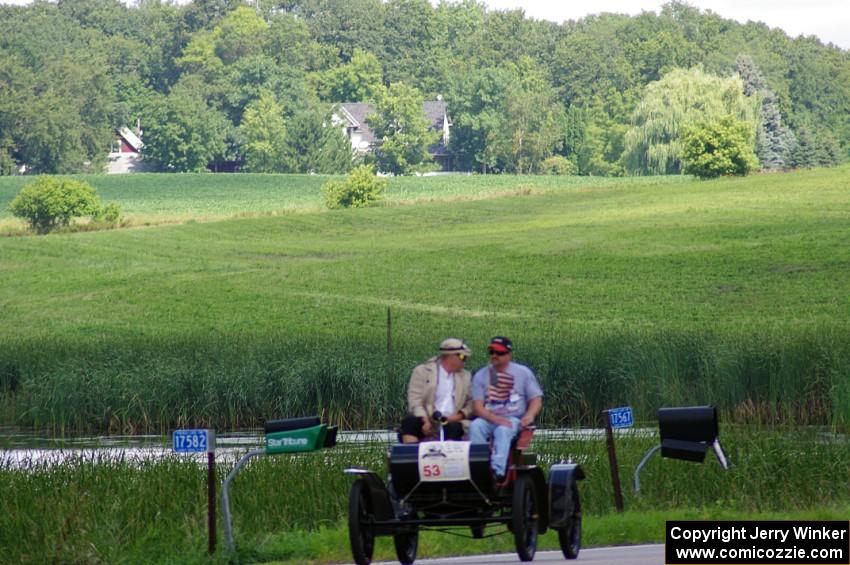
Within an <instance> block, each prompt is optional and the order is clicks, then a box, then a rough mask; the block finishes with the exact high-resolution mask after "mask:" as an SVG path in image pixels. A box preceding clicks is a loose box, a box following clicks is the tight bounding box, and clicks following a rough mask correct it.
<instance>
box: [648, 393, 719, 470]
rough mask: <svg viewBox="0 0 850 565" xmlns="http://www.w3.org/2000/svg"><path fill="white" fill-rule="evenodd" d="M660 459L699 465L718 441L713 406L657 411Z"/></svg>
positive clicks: (715, 414)
mask: <svg viewBox="0 0 850 565" xmlns="http://www.w3.org/2000/svg"><path fill="white" fill-rule="evenodd" d="M658 429H659V431H660V433H661V456H662V457H669V458H671V459H683V460H685V461H696V462H698V463H702V462H703V461H704V460H705V452H706V451H708V449H709V448H710V447H713V446H714V444H715V442H716V441H717V409H716V408H715V407H714V406H685V407H680V408H659V409H658Z"/></svg>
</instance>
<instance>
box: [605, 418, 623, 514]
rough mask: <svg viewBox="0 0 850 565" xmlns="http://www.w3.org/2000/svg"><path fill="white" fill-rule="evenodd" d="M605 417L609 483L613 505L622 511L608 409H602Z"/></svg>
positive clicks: (621, 498) (620, 489) (621, 497)
mask: <svg viewBox="0 0 850 565" xmlns="http://www.w3.org/2000/svg"><path fill="white" fill-rule="evenodd" d="M602 417H603V418H604V419H605V435H606V436H607V441H608V462H609V463H610V464H611V484H612V485H613V486H614V506H616V508H617V512H619V513H621V514H622V513H623V489H622V488H621V487H620V471H619V469H618V467H617V451H616V450H615V449H614V430H612V429H611V418H610V417H609V416H608V411H607V410H603V411H602Z"/></svg>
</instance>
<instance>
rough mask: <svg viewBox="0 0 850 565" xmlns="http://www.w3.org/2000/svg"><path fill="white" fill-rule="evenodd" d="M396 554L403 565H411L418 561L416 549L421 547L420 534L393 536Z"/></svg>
mask: <svg viewBox="0 0 850 565" xmlns="http://www.w3.org/2000/svg"><path fill="white" fill-rule="evenodd" d="M393 544H395V554H396V557H398V560H399V563H401V565H410V564H411V563H413V562H414V561H416V548H417V547H418V546H419V532H413V533H412V534H395V535H394V536H393Z"/></svg>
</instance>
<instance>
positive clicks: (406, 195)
mask: <svg viewBox="0 0 850 565" xmlns="http://www.w3.org/2000/svg"><path fill="white" fill-rule="evenodd" d="M73 178H76V179H79V180H83V181H85V182H88V183H89V184H91V185H92V186H93V187H94V188H95V189H96V190H97V192H98V194H100V196H101V199H102V200H103V201H104V202H109V201H114V202H117V203H119V204H120V206H121V211H122V212H123V213H124V215H125V216H126V218H127V220H128V222H129V223H130V224H131V225H136V226H140V225H150V224H165V223H179V222H186V221H204V220H205V221H209V220H216V219H223V218H230V217H234V216H236V217H246V216H258V215H280V214H288V213H292V212H305V211H306V212H315V211H318V210H321V209H323V208H324V199H323V196H322V190H321V187H322V185H323V184H324V183H325V182H327V181H328V180H330V179H333V178H342V177H332V176H327V175H267V174H241V173H240V174H236V175H228V174H219V175H214V174H190V173H186V174H161V173H147V174H135V175H131V176H130V177H128V176H127V175H78V176H75V177H73ZM32 181H33V178H32V177H0V234H2V233H4V232H5V233H10V232H11V233H15V232H18V231H20V230H19V226H22V225H23V223H22V222H21V221H20V220H16V219H14V218H13V216H12V214H11V213H10V212H9V209H8V208H9V202H11V201H12V199H13V198H14V197H15V195H16V194H17V193H18V192H19V191H20V190H21V188H23V187H24V186H25V185H26V184H27V183H30V182H32ZM683 182H687V179H686V178H684V177H673V176H671V177H656V178H640V177H636V178H630V179H606V178H601V177H600V178H591V177H554V176H549V177H547V176H513V175H510V176H508V175H505V176H498V175H489V176H481V175H445V176H431V177H396V178H391V179H390V182H389V186H388V188H387V194H386V200H385V203H386V205H390V206H392V205H399V204H408V203H413V202H427V201H445V200H472V199H481V198H489V197H493V196H501V195H510V194H517V193H520V194H530V193H542V192H557V191H563V190H570V189H574V188H576V187H588V186H606V185H616V186H627V185H644V184H648V183H649V184H681V183H683Z"/></svg>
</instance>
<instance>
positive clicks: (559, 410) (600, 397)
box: [0, 326, 850, 435]
mask: <svg viewBox="0 0 850 565" xmlns="http://www.w3.org/2000/svg"><path fill="white" fill-rule="evenodd" d="M532 335H533V334H532ZM473 337H479V338H480V341H484V340H486V337H484V336H483V335H482V336H473ZM412 341H414V340H411V339H399V340H397V341H396V342H394V345H393V349H392V351H391V352H389V353H388V352H387V348H386V344H385V343H381V342H380V341H379V340H377V339H375V340H371V341H369V340H367V341H366V342H364V341H363V340H362V338H360V337H359V336H358V337H355V336H352V337H349V338H345V337H340V338H337V339H330V338H327V337H323V336H313V337H305V336H293V335H285V334H278V335H272V336H269V335H262V336H258V335H238V336H220V337H212V338H211V337H210V336H198V337H192V336H185V335H180V336H165V337H162V338H135V339H134V338H108V339H106V338H105V339H97V338H95V339H92V338H82V337H81V338H79V339H77V340H70V343H69V341H66V340H50V339H42V340H38V341H37V342H36V341H32V340H21V341H12V342H10V341H5V342H4V343H3V346H2V347H0V399H2V400H0V418H2V422H3V423H5V424H12V425H17V426H20V427H24V428H32V429H48V430H51V431H53V432H54V433H56V434H60V435H64V434H77V433H83V432H85V433H98V432H100V433H142V432H155V433H166V432H167V431H168V430H170V429H172V428H176V427H185V426H209V427H213V428H216V429H219V430H234V429H242V428H255V427H258V426H261V425H262V422H263V421H264V420H266V419H273V418H280V417H291V416H300V415H310V414H320V415H322V416H323V417H325V418H326V419H327V420H328V421H330V422H332V423H334V424H337V425H340V426H341V427H342V428H344V429H364V428H384V429H387V428H392V427H393V426H395V425H396V423H397V422H398V421H399V420H400V419H401V417H402V416H403V414H404V412H405V409H406V406H405V389H406V386H407V378H408V375H409V374H410V371H411V369H412V368H413V367H414V366H415V365H416V364H417V363H419V362H421V361H422V360H423V359H425V358H427V357H429V356H430V355H431V354H432V352H431V351H429V350H428V349H426V348H425V347H423V345H422V344H421V343H420V344H417V345H414V344H412V343H411V342H412ZM521 347H522V349H521V355H518V356H517V359H518V360H519V361H521V362H523V363H526V364H528V365H530V366H531V367H532V368H533V369H534V370H535V371H536V373H537V374H538V377H539V378H540V381H541V384H542V386H543V389H544V391H545V402H544V410H543V412H542V414H541V417H540V424H541V425H543V426H550V427H551V426H557V427H564V426H566V427H568V426H575V425H581V426H596V425H598V423H599V413H600V411H601V410H603V409H605V408H610V407H613V406H619V405H630V406H632V407H633V408H634V410H635V414H636V417H637V418H638V419H639V420H640V421H643V422H653V421H654V420H655V413H656V411H657V409H658V408H659V407H663V406H680V405H696V404H713V405H715V406H717V407H718V408H719V410H720V413H721V414H722V418H723V420H724V421H728V422H737V423H761V424H777V423H782V424H792V423H793V424H801V425H809V424H812V425H828V426H833V427H835V428H837V429H847V426H848V424H850V384H848V378H847V377H848V375H850V333H848V332H846V331H841V330H840V329H838V328H834V327H830V326H827V327H808V328H807V327H798V328H793V329H790V328H782V329H778V330H776V331H770V330H763V331H760V332H756V333H749V332H740V333H738V332H732V331H727V332H711V331H708V330H691V331H684V330H682V331H672V330H667V331H657V330H649V329H634V330H626V329H623V330H610V329H608V330H584V331H578V330H577V331H576V332H574V333H563V332H559V333H555V334H546V335H536V336H534V337H525V338H523V341H522V343H521ZM473 368H474V367H473Z"/></svg>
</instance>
